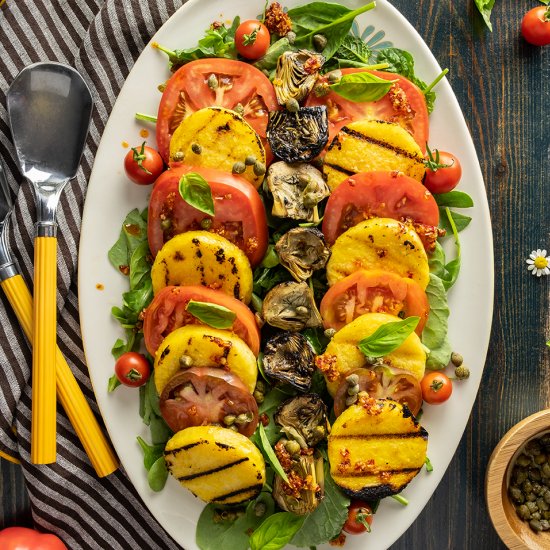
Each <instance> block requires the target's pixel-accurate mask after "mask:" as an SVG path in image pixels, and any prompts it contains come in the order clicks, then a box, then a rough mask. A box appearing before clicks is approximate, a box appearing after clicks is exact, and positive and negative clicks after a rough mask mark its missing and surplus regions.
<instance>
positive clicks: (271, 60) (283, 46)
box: [254, 37, 295, 76]
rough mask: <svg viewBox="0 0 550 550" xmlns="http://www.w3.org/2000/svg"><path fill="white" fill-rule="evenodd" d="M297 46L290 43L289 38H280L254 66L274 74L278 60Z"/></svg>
mask: <svg viewBox="0 0 550 550" xmlns="http://www.w3.org/2000/svg"><path fill="white" fill-rule="evenodd" d="M294 49H295V48H294V47H293V46H291V45H290V42H289V41H288V38H284V37H283V38H279V40H277V41H276V42H273V44H271V46H269V48H268V49H267V52H266V53H265V55H264V56H263V57H261V58H260V59H258V61H256V63H254V67H256V68H257V69H260V71H265V72H267V73H269V74H270V76H273V75H274V74H275V69H276V67H277V61H278V60H279V57H280V56H281V55H282V54H283V53H285V52H288V51H291V50H294Z"/></svg>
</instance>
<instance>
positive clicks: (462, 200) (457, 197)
mask: <svg viewBox="0 0 550 550" xmlns="http://www.w3.org/2000/svg"><path fill="white" fill-rule="evenodd" d="M434 199H435V202H437V204H438V205H439V206H451V207H453V208H471V207H472V206H474V201H473V200H472V197H470V195H468V193H464V191H450V192H449V193H439V194H437V195H434Z"/></svg>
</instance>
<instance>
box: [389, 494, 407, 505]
mask: <svg viewBox="0 0 550 550" xmlns="http://www.w3.org/2000/svg"><path fill="white" fill-rule="evenodd" d="M391 497H392V498H394V499H395V500H397V502H399V504H402V505H403V506H407V504H409V501H408V500H407V499H406V498H405V497H403V496H401V495H392V496H391Z"/></svg>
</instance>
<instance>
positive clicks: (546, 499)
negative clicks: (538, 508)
mask: <svg viewBox="0 0 550 550" xmlns="http://www.w3.org/2000/svg"><path fill="white" fill-rule="evenodd" d="M542 498H543V499H544V502H546V503H547V504H550V491H546V492H545V493H544V495H542Z"/></svg>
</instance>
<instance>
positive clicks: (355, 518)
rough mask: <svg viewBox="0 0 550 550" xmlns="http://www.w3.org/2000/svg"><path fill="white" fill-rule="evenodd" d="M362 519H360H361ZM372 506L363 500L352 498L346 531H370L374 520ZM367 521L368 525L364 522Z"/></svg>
mask: <svg viewBox="0 0 550 550" xmlns="http://www.w3.org/2000/svg"><path fill="white" fill-rule="evenodd" d="M360 519H361V520H362V521H359V520H360ZM373 519H374V517H373V513H372V508H371V506H370V505H369V504H367V503H366V502H363V501H361V500H352V501H351V503H350V505H349V508H348V519H347V520H346V523H344V527H343V529H344V531H345V532H346V533H349V534H350V535H359V534H360V533H364V532H365V531H367V532H370V526H371V525H372V521H373ZM363 521H365V522H366V523H367V525H368V527H367V526H366V525H365V524H364V523H363Z"/></svg>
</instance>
